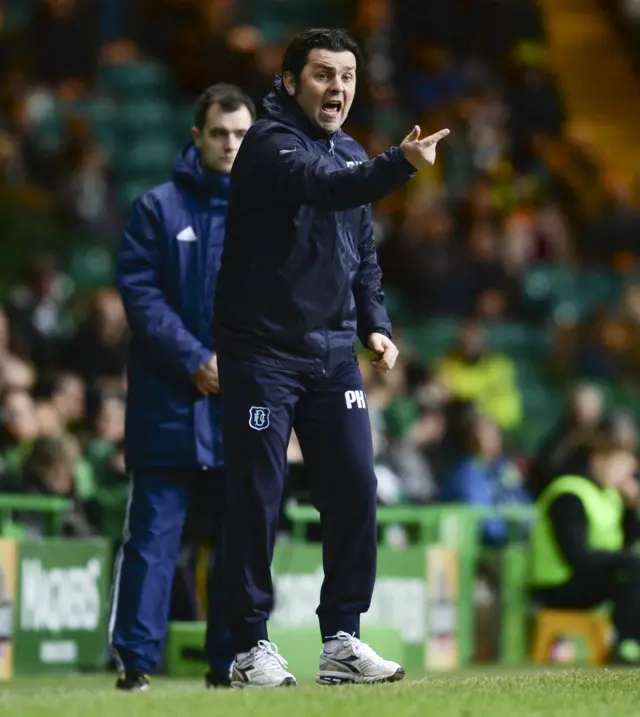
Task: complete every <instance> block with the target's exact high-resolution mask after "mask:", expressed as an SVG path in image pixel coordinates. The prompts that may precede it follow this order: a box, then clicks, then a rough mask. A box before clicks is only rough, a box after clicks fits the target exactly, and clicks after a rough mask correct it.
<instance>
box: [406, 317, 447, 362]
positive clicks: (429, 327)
mask: <svg viewBox="0 0 640 717" xmlns="http://www.w3.org/2000/svg"><path fill="white" fill-rule="evenodd" d="M403 337H404V340H405V342H406V343H407V344H408V345H409V346H410V347H411V348H413V349H414V350H415V351H417V353H418V354H419V355H420V357H421V358H422V359H424V360H433V359H439V358H442V356H444V354H446V353H447V351H450V350H451V348H452V347H453V346H454V344H455V342H456V339H457V337H458V323H457V321H455V320H453V319H435V320H432V321H429V322H428V323H426V324H424V325H423V326H413V327H407V328H406V329H405V330H404V332H403Z"/></svg>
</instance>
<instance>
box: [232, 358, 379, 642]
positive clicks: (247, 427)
mask: <svg viewBox="0 0 640 717" xmlns="http://www.w3.org/2000/svg"><path fill="white" fill-rule="evenodd" d="M218 369H219V372H220V398H221V402H222V408H223V419H222V421H223V422H222V430H223V440H224V447H225V464H226V488H225V492H226V504H225V516H224V519H225V524H224V536H223V543H222V555H223V568H222V570H223V574H224V580H225V595H226V602H225V604H226V610H227V618H228V619H229V620H230V626H231V632H232V636H233V642H234V646H235V649H236V651H237V652H247V651H249V650H250V649H251V648H252V647H253V646H254V645H255V644H256V643H257V642H258V640H263V639H268V638H267V624H266V623H267V619H268V617H269V614H270V613H271V611H272V609H273V585H272V581H271V560H272V557H273V550H274V544H275V539H276V531H277V527H278V518H279V513H280V507H281V502H282V494H283V488H284V479H285V472H286V460H287V458H286V455H287V446H288V443H289V438H290V436H291V429H292V427H293V428H295V431H296V434H297V436H298V439H299V442H300V447H301V449H302V453H303V457H304V462H305V469H306V473H307V475H308V477H309V481H310V489H311V495H312V500H313V503H314V505H315V507H316V508H317V510H318V511H319V512H320V515H321V525H322V535H323V566H324V575H325V577H324V582H323V585H322V590H321V593H320V604H319V607H318V609H317V611H316V612H317V615H318V618H319V622H320V632H321V637H322V638H323V639H325V638H326V637H329V636H331V635H335V634H336V633H337V632H338V631H340V630H344V631H345V632H348V633H350V634H355V635H356V636H358V635H359V631H360V615H361V613H364V612H366V611H367V610H368V609H369V606H370V603H371V596H372V593H373V587H374V582H375V574H376V557H377V545H376V487H377V480H376V476H375V473H374V469H373V445H372V439H371V426H370V421H369V413H368V409H367V406H366V396H365V394H364V390H363V385H362V376H361V373H360V368H359V366H358V364H357V361H356V360H355V357H354V359H353V360H351V361H346V362H343V363H341V364H339V365H338V366H337V367H336V368H335V369H334V370H332V371H327V373H322V372H321V371H320V372H316V373H310V372H304V371H296V370H287V369H282V368H274V367H273V366H269V365H265V364H263V363H259V362H258V361H256V362H253V361H242V360H239V359H238V358H236V357H232V356H230V355H223V354H219V355H218Z"/></svg>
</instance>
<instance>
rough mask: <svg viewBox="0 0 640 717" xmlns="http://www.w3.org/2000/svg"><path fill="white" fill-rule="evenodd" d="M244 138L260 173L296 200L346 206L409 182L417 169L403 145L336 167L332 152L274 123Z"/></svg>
mask: <svg viewBox="0 0 640 717" xmlns="http://www.w3.org/2000/svg"><path fill="white" fill-rule="evenodd" d="M252 140H253V141H249V142H247V140H246V139H245V141H244V142H243V145H242V147H241V148H240V152H241V153H243V154H245V156H247V157H251V160H250V161H251V164H252V166H253V167H255V168H256V171H257V175H258V176H259V177H260V179H261V180H262V181H264V182H266V183H267V186H270V187H272V188H273V189H272V193H273V192H275V193H276V194H277V196H279V197H281V198H282V200H283V201H286V202H288V203H290V204H294V205H296V206H302V205H308V206H313V207H317V208H319V209H325V210H328V211H344V210H346V209H354V208H356V207H361V206H363V205H365V204H371V203H372V202H376V201H377V200H378V199H382V198H383V197H386V196H387V195H388V194H391V192H393V191H395V190H396V189H399V188H400V187H402V186H404V185H405V184H406V183H407V182H408V181H409V179H411V178H412V177H413V176H414V174H415V173H416V170H415V168H414V167H413V165H411V164H410V163H409V162H408V161H407V160H406V159H405V158H404V155H403V154H402V152H401V150H400V148H399V147H391V149H388V150H387V151H386V152H383V153H382V154H380V155H378V156H377V157H375V159H370V160H367V161H366V162H362V164H358V165H355V166H353V167H348V168H347V169H335V167H333V165H332V164H331V163H330V162H329V161H328V159H327V157H323V156H321V155H317V154H314V153H313V152H309V151H308V150H307V149H306V147H305V145H304V142H303V141H302V140H301V139H300V137H299V136H298V135H297V134H295V133H294V132H291V131H289V130H287V129H286V128H283V127H281V126H274V127H269V128H266V129H264V130H263V131H261V132H257V133H256V134H255V135H254V136H253V138H252Z"/></svg>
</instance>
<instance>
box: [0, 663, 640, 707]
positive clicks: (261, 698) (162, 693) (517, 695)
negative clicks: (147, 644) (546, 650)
mask: <svg viewBox="0 0 640 717" xmlns="http://www.w3.org/2000/svg"><path fill="white" fill-rule="evenodd" d="M114 679H115V678H114V677H113V676H111V675H109V676H90V677H59V678H31V679H29V678H22V679H18V680H16V681H14V682H12V683H0V715H1V716H2V717H4V716H5V715H6V717H9V716H11V717H48V716H49V715H50V716H52V717H53V715H55V716H56V717H200V716H202V717H205V716H206V717H209V716H210V715H211V716H214V715H221V716H222V715H224V717H227V715H228V716H229V717H256V716H259V717H326V715H348V717H413V716H414V715H415V717H418V716H419V717H476V715H477V716H478V717H480V716H481V717H485V715H486V717H533V716H534V715H535V716H536V717H538V716H539V717H638V716H639V715H640V672H638V671H636V670H612V669H611V670H609V669H600V670H565V671H558V670H529V671H518V672H513V673H508V674H505V673H495V672H494V673H491V672H488V673H486V674H482V673H478V672H476V673H473V674H472V676H470V674H469V673H468V674H466V675H459V676H454V677H441V676H434V677H428V678H425V679H421V680H409V679H407V680H405V681H404V682H401V683H397V684H392V685H376V686H353V687H326V686H322V687H321V686H319V685H302V686H300V687H298V688H290V689H278V690H225V691H220V690H215V691H214V690H205V689H204V685H203V682H200V681H193V680H190V681H186V680H168V679H154V680H152V684H151V690H150V691H149V692H146V693H137V694H122V693H116V692H115V691H114V689H113V684H114Z"/></svg>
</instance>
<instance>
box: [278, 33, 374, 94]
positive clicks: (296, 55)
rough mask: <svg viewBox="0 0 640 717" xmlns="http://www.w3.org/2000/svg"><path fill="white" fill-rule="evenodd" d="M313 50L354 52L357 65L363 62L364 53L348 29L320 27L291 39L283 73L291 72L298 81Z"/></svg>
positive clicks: (283, 61) (283, 65)
mask: <svg viewBox="0 0 640 717" xmlns="http://www.w3.org/2000/svg"><path fill="white" fill-rule="evenodd" d="M311 50H330V51H331V52H353V54H354V55H355V57H356V67H360V64H361V63H362V53H361V52H360V48H359V47H358V43H357V42H356V41H355V40H354V39H353V38H351V37H350V36H349V34H348V33H347V31H346V30H330V29H328V28H320V29H314V30H306V31H305V32H302V33H300V34H299V35H296V37H294V38H293V40H291V42H290V43H289V46H288V47H287V49H286V50H285V53H284V58H283V60H282V73H283V74H284V73H285V72H291V74H292V75H293V77H294V79H295V81H296V82H297V81H298V80H299V79H300V75H301V74H302V68H303V67H304V66H305V65H306V64H307V59H308V57H309V53H310V52H311Z"/></svg>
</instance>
